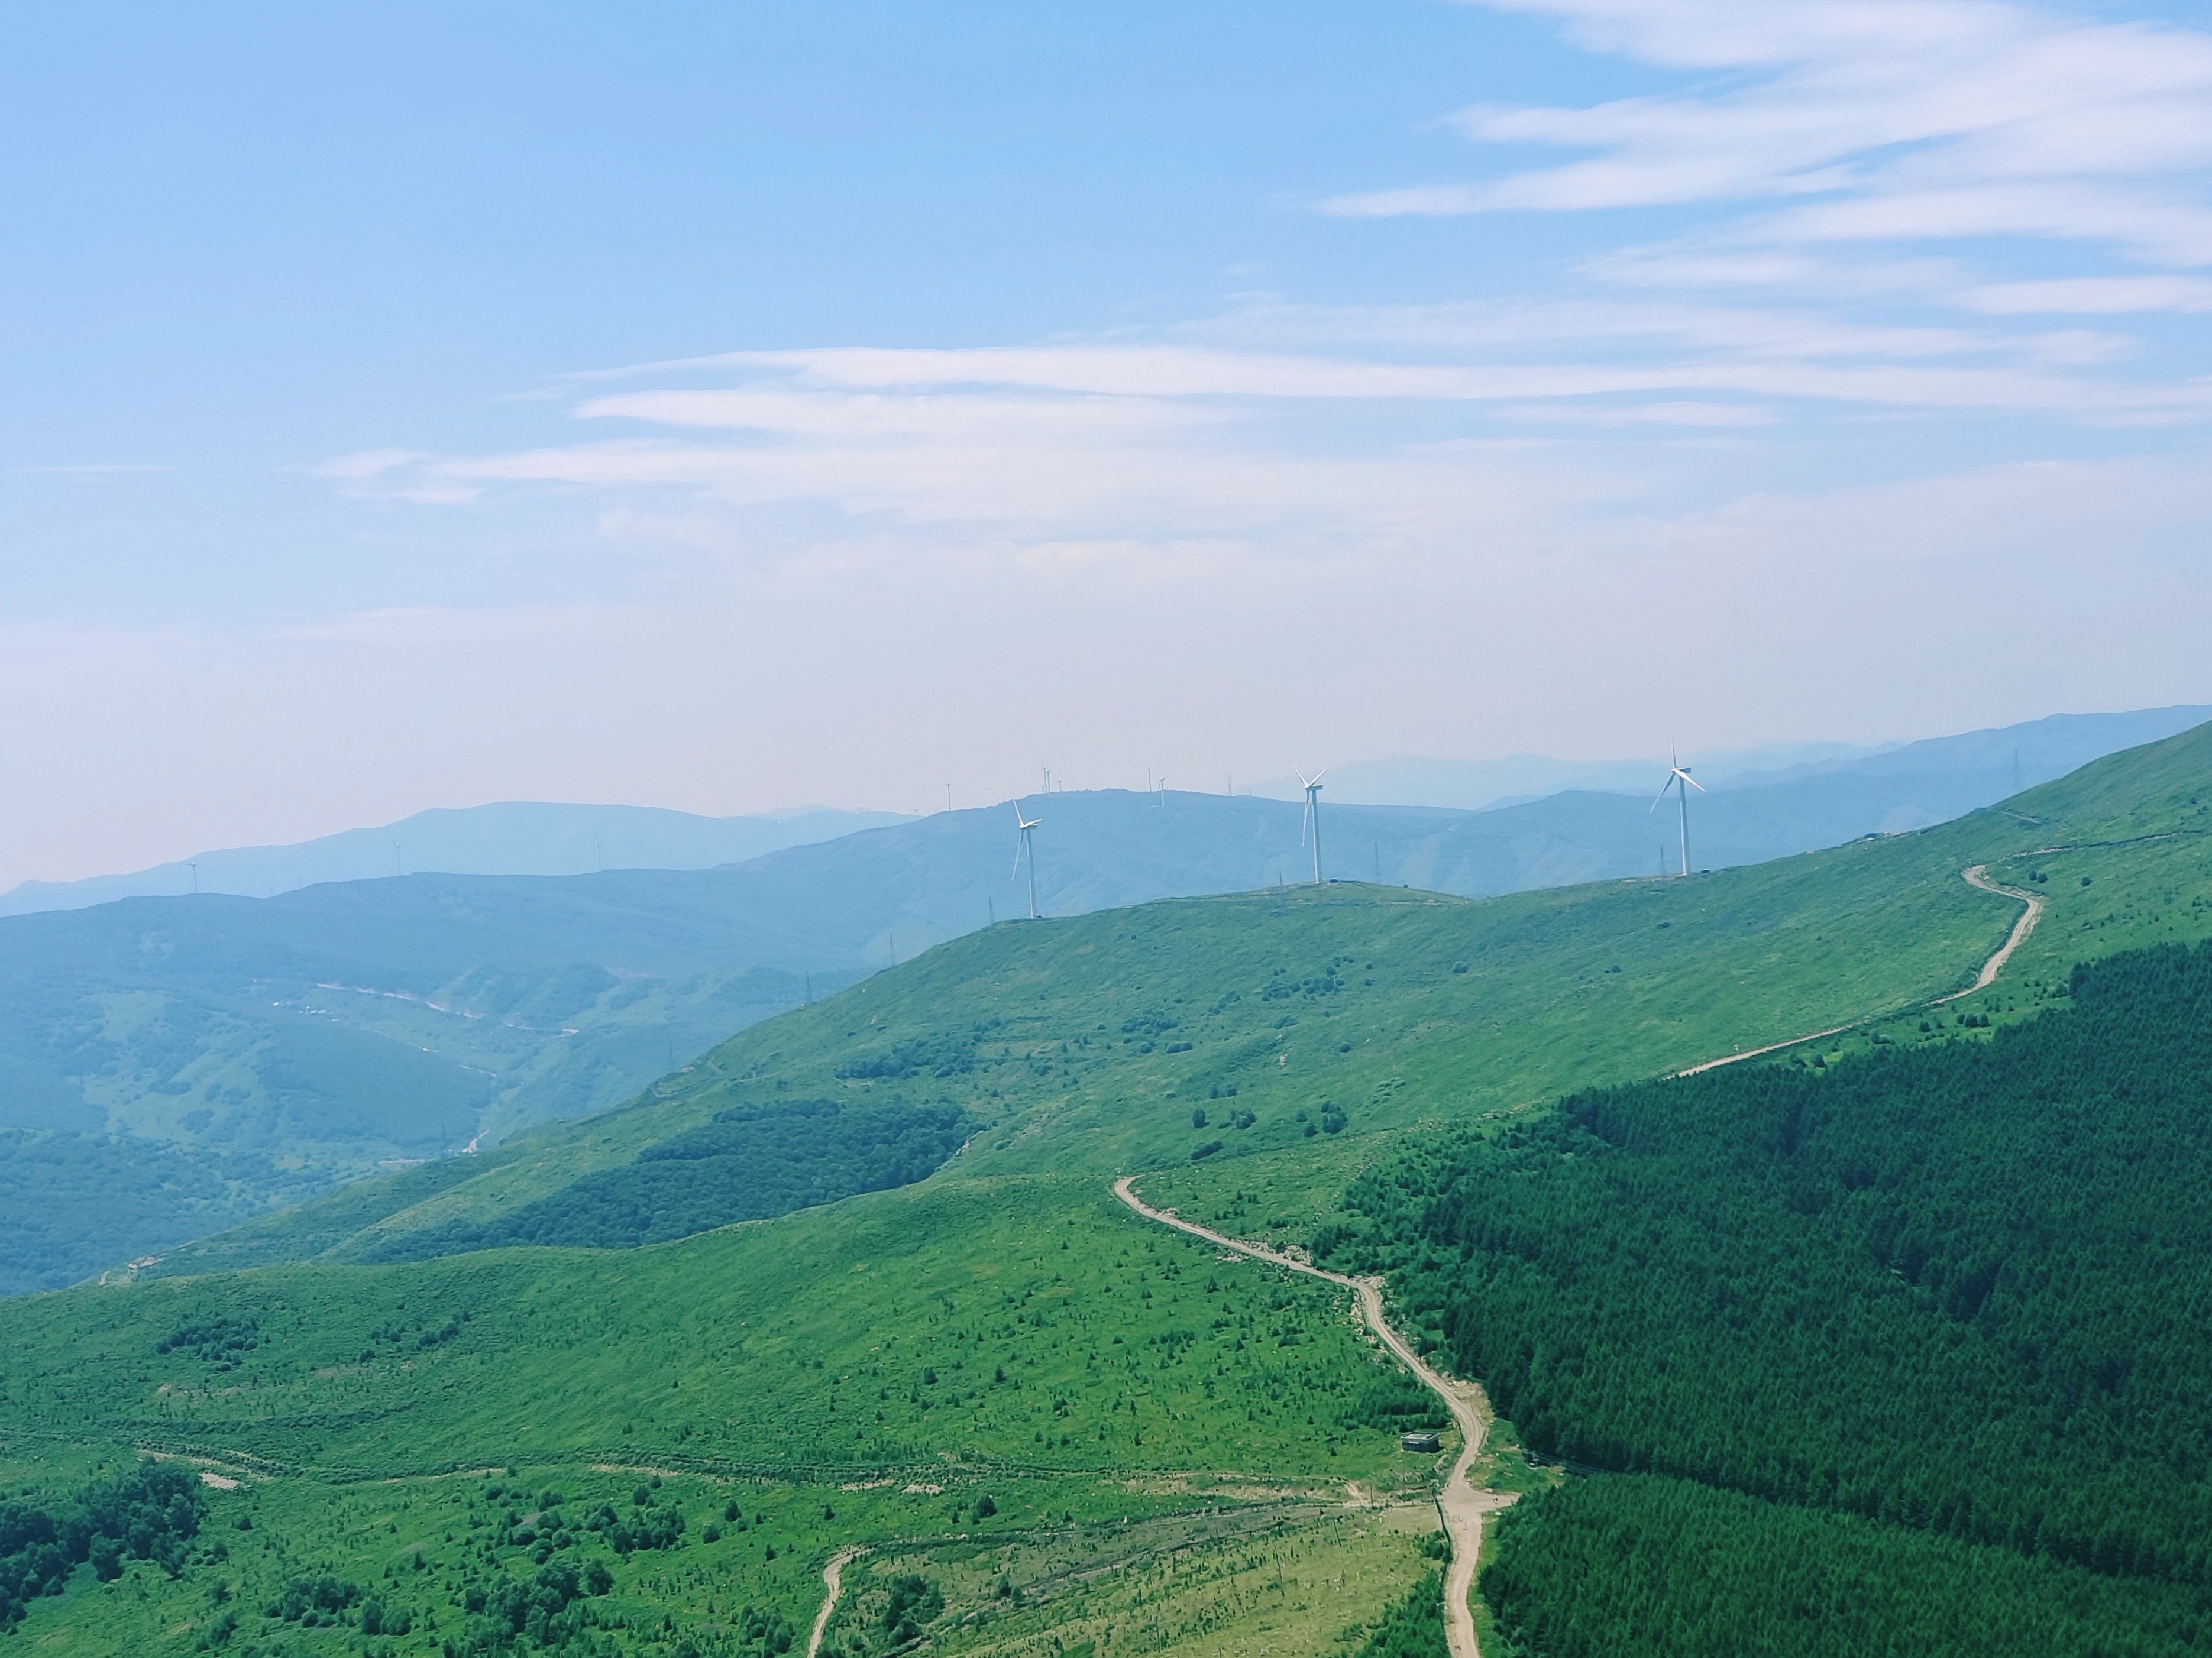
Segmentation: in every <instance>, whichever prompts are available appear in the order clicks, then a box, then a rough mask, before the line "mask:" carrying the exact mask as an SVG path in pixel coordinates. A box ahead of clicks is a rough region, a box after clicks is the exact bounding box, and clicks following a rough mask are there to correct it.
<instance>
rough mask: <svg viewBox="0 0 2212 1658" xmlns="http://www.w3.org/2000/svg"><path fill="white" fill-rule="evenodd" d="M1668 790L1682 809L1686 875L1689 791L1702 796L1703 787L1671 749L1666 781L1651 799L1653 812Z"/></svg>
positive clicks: (1688, 845)
mask: <svg viewBox="0 0 2212 1658" xmlns="http://www.w3.org/2000/svg"><path fill="white" fill-rule="evenodd" d="M1668 789H1672V790H1674V793H1675V795H1676V797H1677V799H1678V804H1680V806H1681V809H1682V873H1683V874H1685V875H1687V874H1688V873H1689V872H1690V791H1691V790H1692V789H1695V790H1697V792H1698V793H1700V794H1703V793H1705V785H1704V784H1703V783H1700V782H1699V781H1698V780H1697V779H1696V778H1694V777H1692V776H1691V775H1690V768H1688V767H1687V766H1686V765H1684V764H1683V763H1682V757H1681V756H1680V755H1679V754H1677V753H1675V752H1674V750H1671V749H1670V750H1668V756H1667V780H1666V781H1665V782H1663V783H1662V784H1661V785H1660V786H1659V793H1657V794H1656V796H1654V797H1653V799H1652V801H1651V810H1652V811H1658V810H1659V802H1660V801H1662V800H1664V799H1666V798H1667V791H1668Z"/></svg>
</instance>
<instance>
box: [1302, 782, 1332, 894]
mask: <svg viewBox="0 0 2212 1658" xmlns="http://www.w3.org/2000/svg"><path fill="white" fill-rule="evenodd" d="M1326 776H1328V768H1325V767H1324V768H1322V770H1320V771H1317V772H1316V773H1315V774H1313V775H1312V776H1311V777H1309V776H1307V775H1306V774H1304V772H1300V773H1299V774H1298V781H1299V782H1301V783H1303V784H1304V785H1305V789H1306V815H1305V817H1304V820H1303V821H1301V822H1300V823H1299V824H1298V844H1299V845H1300V846H1304V844H1305V842H1306V835H1307V834H1308V833H1309V832H1310V833H1311V834H1312V835H1313V853H1314V884H1315V885H1316V886H1319V885H1320V884H1321V780H1322V778H1324V777H1326Z"/></svg>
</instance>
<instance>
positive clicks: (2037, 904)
mask: <svg viewBox="0 0 2212 1658" xmlns="http://www.w3.org/2000/svg"><path fill="white" fill-rule="evenodd" d="M2153 838H2156V837H2153ZM2044 850H2045V851H2046V852H2066V851H2069V850H2071V848H2069V847H2045V848H2044ZM1960 874H1961V875H1962V876H1963V877H1964V878H1965V879H1966V884H1967V885H1968V886H1970V887H1979V888H1980V889H1981V890H1983V891H1984V892H1994V893H1996V895H1997V896H1999V897H2000V898H2017V899H2018V900H2019V901H2020V902H2021V903H2023V904H2026V905H2027V908H2026V909H2024V910H2022V911H2021V915H2020V919H2019V920H2017V921H2015V922H2014V923H2013V924H2012V931H2011V932H2008V933H2007V934H2006V935H2005V941H2004V942H2003V943H2002V944H1999V945H1998V946H1997V947H1996V950H1995V952H1994V953H1992V954H1991V956H1990V959H1989V960H1988V961H1986V962H1984V963H1982V970H1981V971H1980V972H1979V973H1978V974H1976V975H1974V981H1973V983H1972V984H1970V985H1968V986H1967V987H1966V988H1965V989H1964V990H1954V991H1953V992H1952V993H1950V994H1949V995H1948V996H1937V997H1935V998H1933V999H1930V1000H1929V1001H1925V1002H1921V1003H1917V1004H1916V1005H1917V1006H1921V1007H1941V1006H1942V1005H1943V1004H1944V1003H1946V1002H1955V1001H1957V1000H1958V999H1960V997H1962V996H1971V995H1972V994H1973V993H1975V992H1976V991H1978V990H1987V989H1988V988H1989V987H1990V986H1991V985H1993V984H1995V983H1996V977H1997V975H1998V974H2000V973H2002V972H2003V971H2004V964H2005V963H2007V962H2008V961H2010V960H2011V959H2012V953H2013V951H2015V950H2018V949H2019V948H2020V947H2021V944H2025V943H2026V942H2027V935H2028V934H2029V933H2031V932H2034V931H2035V924H2036V923H2037V922H2038V921H2039V920H2042V919H2043V903H2044V901H2043V899H2042V897H2041V896H2040V895H2039V894H2036V893H2033V892H2026V891H2023V890H2021V889H2020V888H2018V887H2008V886H2007V885H2005V884H2003V883H2002V882H2001V881H1992V880H1991V879H1990V866H1989V865H1987V864H1975V865H1972V866H1970V867H1968V868H1966V869H1965V870H1962V871H1960ZM1863 1023H1867V1021H1865V1020H1863V1019H1862V1020H1857V1021H1854V1022H1853V1023H1850V1024H1839V1025H1831V1026H1830V1027H1829V1028H1828V1029H1826V1030H1808V1031H1807V1032H1806V1033H1805V1034H1804V1035H1802V1036H1792V1037H1791V1038H1790V1040H1789V1041H1788V1042H1769V1043H1768V1044H1767V1045H1766V1046H1765V1047H1764V1048H1746V1049H1745V1050H1744V1051H1743V1052H1742V1053H1741V1054H1723V1055H1722V1056H1721V1057H1720V1058H1719V1059H1717V1060H1704V1061H1702V1062H1701V1063H1699V1064H1697V1065H1692V1066H1684V1067H1683V1068H1682V1069H1681V1070H1680V1071H1675V1072H1669V1073H1668V1074H1669V1075H1670V1076H1674V1077H1694V1076H1696V1075H1697V1074H1698V1073H1699V1072H1701V1071H1717V1070H1718V1069H1719V1068H1720V1067H1721V1066H1724V1065H1738V1064H1741V1062H1742V1061H1744V1060H1755V1059H1757V1058H1758V1057H1759V1055H1760V1054H1779V1053H1780V1052H1781V1051H1782V1050H1783V1049H1784V1048H1795V1047H1796V1046H1797V1045H1798V1044H1799V1043H1800V1042H1818V1041H1820V1038H1821V1037H1823V1036H1838V1035H1842V1034H1843V1033H1844V1031H1846V1030H1855V1029H1857V1028H1858V1026H1859V1025H1861V1024H1863Z"/></svg>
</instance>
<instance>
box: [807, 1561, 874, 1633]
mask: <svg viewBox="0 0 2212 1658" xmlns="http://www.w3.org/2000/svg"><path fill="white" fill-rule="evenodd" d="M866 1552H867V1551H866V1549H864V1548H862V1547H860V1546H859V1545H858V1544H855V1545H854V1546H852V1547H851V1548H847V1549H840V1550H838V1551H837V1552H836V1553H835V1554H833V1555H831V1556H830V1557H829V1564H828V1565H826V1566H824V1567H823V1568H822V1586H823V1588H826V1589H828V1590H829V1594H828V1595H827V1596H826V1597H824V1598H823V1602H822V1610H821V1611H819V1612H816V1613H815V1614H814V1633H813V1634H811V1635H810V1636H808V1637H806V1658H821V1653H822V1637H823V1636H825V1635H827V1634H828V1633H829V1618H830V1614H831V1613H833V1612H836V1610H837V1597H838V1596H839V1595H841V1594H843V1593H844V1592H845V1568H846V1567H848V1566H849V1565H851V1564H853V1562H854V1561H855V1560H857V1559H859V1558H860V1557H861V1556H862V1555H864V1554H866Z"/></svg>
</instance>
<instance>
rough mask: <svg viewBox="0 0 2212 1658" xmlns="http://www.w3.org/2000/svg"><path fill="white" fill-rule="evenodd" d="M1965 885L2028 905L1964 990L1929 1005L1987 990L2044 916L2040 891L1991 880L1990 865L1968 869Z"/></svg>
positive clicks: (1952, 1000) (1953, 1000) (1980, 865)
mask: <svg viewBox="0 0 2212 1658" xmlns="http://www.w3.org/2000/svg"><path fill="white" fill-rule="evenodd" d="M1966 884H1967V885H1968V886H1970V887H1979V888H1980V889H1981V890H1983V891H1984V892H1994V893H1996V895H1997V896H1999V897H2001V898H2017V899H2019V900H2020V901H2021V902H2022V903H2023V904H2026V905H2027V908H2026V909H2024V910H2022V911H2021V913H2020V920H2017V921H2015V922H2014V923H2013V924H2012V931H2011V932H2009V933H2008V934H2007V935H2006V937H2005V941H2004V942H2003V943H2002V944H1999V945H1998V946H1997V951H1996V955H1994V956H1992V957H1990V959H1989V960H1988V961H1986V962H1984V963H1982V970H1981V972H1980V973H1979V974H1978V975H1976V976H1975V979H1974V982H1973V983H1972V984H1970V985H1968V986H1967V987H1966V988H1965V989H1964V990H1961V991H1958V992H1955V993H1953V994H1951V995H1948V996H1938V997H1937V998H1936V999H1935V1000H1934V1001H1933V1002H1931V1003H1929V1006H1931V1007H1941V1006H1942V1005H1943V1004H1944V1003H1946V1002H1955V1001H1957V1000H1958V999H1959V998H1960V997H1961V996H1971V995H1972V994H1973V993H1975V992H1976V991H1978V990H1987V989H1988V988H1989V987H1990V985H1992V984H1994V983H1995V982H1996V976H1997V975H1998V974H2000V973H2002V971H2003V970H2004V964H2005V963H2007V962H2008V961H2010V960H2011V959H2012V953H2013V951H2015V950H2018V949H2019V948H2020V947H2021V945H2022V944H2026V943H2027V935H2028V934H2029V933H2031V932H2034V931H2035V924H2036V923H2037V922H2038V921H2039V920H2042V919H2043V898H2042V895H2041V894H2039V893H2033V892H2026V891H2022V890H2021V889H2020V888H2018V887H2008V886H2006V885H2005V884H2003V883H2002V882H2001V881H1992V880H1991V879H1990V866H1989V865H1987V864H1976V865H1974V866H1973V867H1972V869H1970V870H1968V871H1967V872H1966Z"/></svg>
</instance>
